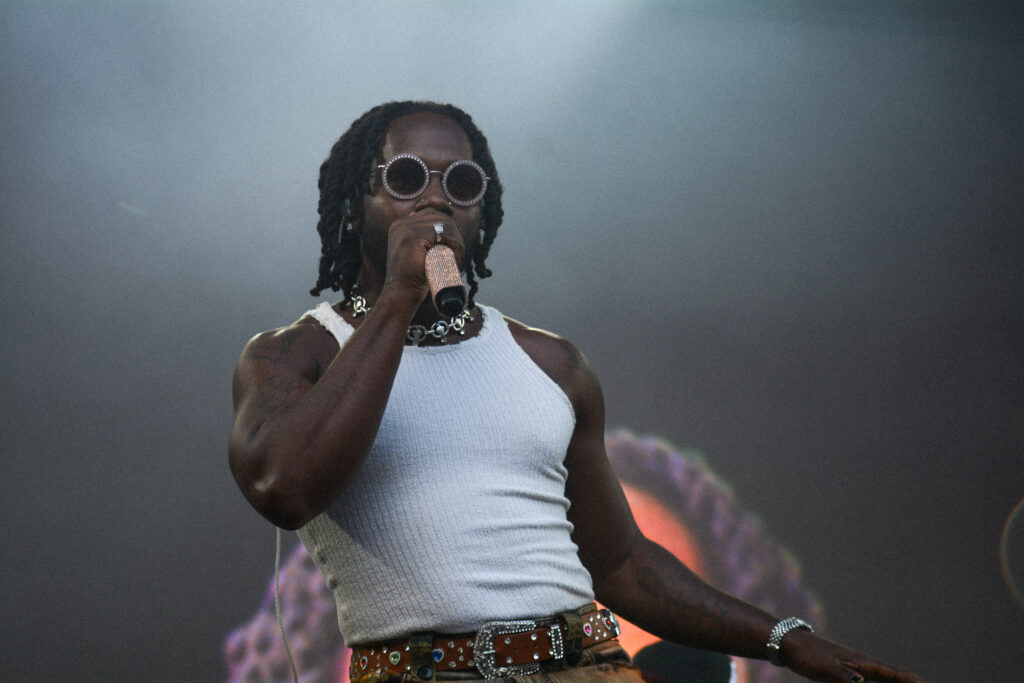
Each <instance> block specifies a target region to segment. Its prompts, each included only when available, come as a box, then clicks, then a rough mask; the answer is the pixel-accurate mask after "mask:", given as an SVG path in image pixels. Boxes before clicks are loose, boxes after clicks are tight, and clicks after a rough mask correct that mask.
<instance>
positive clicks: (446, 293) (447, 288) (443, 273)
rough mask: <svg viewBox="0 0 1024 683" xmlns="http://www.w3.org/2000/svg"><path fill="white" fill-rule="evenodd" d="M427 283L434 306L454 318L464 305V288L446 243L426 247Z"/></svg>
mask: <svg viewBox="0 0 1024 683" xmlns="http://www.w3.org/2000/svg"><path fill="white" fill-rule="evenodd" d="M425 265H426V269H427V285H428V286H429V287H430V298H431V299H432V300H433V302H434V306H436V307H437V310H438V311H440V312H441V313H442V314H443V315H446V316H448V317H449V318H454V317H455V316H457V315H458V314H459V313H461V312H462V309H463V308H465V307H466V288H465V287H463V286H462V274H461V273H460V272H459V264H458V263H456V261H455V252H453V251H452V250H451V247H449V246H448V245H446V244H435V245H434V246H432V247H431V248H430V249H427V260H426V264H425Z"/></svg>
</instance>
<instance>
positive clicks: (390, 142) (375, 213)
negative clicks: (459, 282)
mask: <svg viewBox="0 0 1024 683" xmlns="http://www.w3.org/2000/svg"><path fill="white" fill-rule="evenodd" d="M403 153H405V154H415V155H416V156H418V157H419V158H420V159H423V161H425V162H426V164H427V167H428V168H429V169H430V170H432V171H443V170H445V169H446V168H448V166H449V165H450V164H451V163H452V162H454V161H459V160H461V159H472V158H473V147H472V145H471V144H470V142H469V136H467V135H466V132H465V131H464V130H463V129H462V127H461V126H460V125H459V124H457V123H456V122H455V121H453V120H452V119H450V118H448V117H447V116H442V115H440V114H434V113H429V112H418V113H415V114H409V115H407V116H403V117H401V118H398V119H395V120H394V121H393V122H392V123H391V126H390V127H389V128H388V132H387V134H386V135H385V136H384V143H383V145H382V146H381V153H380V158H379V159H378V163H384V162H385V161H387V160H388V159H390V158H391V157H393V156H395V155H396V154H403ZM370 190H371V194H368V195H366V197H365V199H364V200H363V223H362V226H361V227H360V233H361V237H362V251H363V267H364V268H367V267H369V268H374V269H375V270H377V272H378V273H380V274H382V275H383V273H384V272H385V269H386V265H387V250H388V229H389V228H390V227H391V224H392V223H393V222H394V221H395V220H396V219H398V218H402V217H405V216H408V215H410V214H412V213H413V212H414V211H420V210H425V209H428V208H433V209H436V210H438V211H441V212H442V213H446V214H448V215H450V216H451V217H452V218H453V219H454V221H455V224H456V225H457V226H458V228H459V230H460V231H461V232H462V236H463V240H464V242H465V245H466V249H465V254H464V257H463V262H462V269H463V270H467V269H468V268H469V267H470V255H471V253H472V250H473V247H474V246H475V244H476V241H477V239H478V236H479V231H480V211H481V209H480V204H479V203H478V204H475V205H473V206H469V207H463V206H458V205H455V204H450V203H449V202H448V198H447V196H445V194H444V190H443V189H442V188H441V176H440V175H439V174H437V173H432V174H431V175H430V184H429V185H428V186H427V189H426V190H424V191H423V194H422V195H420V196H419V197H415V198H413V199H395V198H394V197H392V196H391V195H390V194H388V192H386V191H385V190H384V188H383V186H382V185H381V178H380V170H376V171H375V172H374V174H373V178H372V180H371V181H370Z"/></svg>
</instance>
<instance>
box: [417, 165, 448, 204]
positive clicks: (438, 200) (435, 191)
mask: <svg viewBox="0 0 1024 683" xmlns="http://www.w3.org/2000/svg"><path fill="white" fill-rule="evenodd" d="M441 176H442V173H441V172H440V171H431V172H430V180H429V181H428V182H427V189H425V190H423V194H421V195H420V196H419V197H417V198H416V209H425V208H427V207H430V208H432V209H437V210H438V211H443V212H444V213H447V214H450V213H451V212H452V207H451V204H449V203H448V197H447V195H445V193H444V187H442V185H441Z"/></svg>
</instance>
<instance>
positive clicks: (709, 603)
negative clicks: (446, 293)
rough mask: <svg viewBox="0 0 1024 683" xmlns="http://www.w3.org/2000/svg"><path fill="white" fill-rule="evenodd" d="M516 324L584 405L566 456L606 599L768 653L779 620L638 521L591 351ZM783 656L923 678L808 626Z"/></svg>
mask: <svg viewBox="0 0 1024 683" xmlns="http://www.w3.org/2000/svg"><path fill="white" fill-rule="evenodd" d="M512 330H513V334H514V335H515V336H516V339H517V341H519V343H520V345H522V346H523V348H524V350H526V352H527V353H528V354H529V355H530V356H531V357H532V358H533V359H534V360H535V361H536V362H537V363H538V365H540V366H541V367H542V368H543V369H544V370H545V371H546V372H547V373H548V374H549V375H550V376H551V377H552V379H554V380H555V382H557V383H558V384H559V386H561V387H562V388H563V390H565V392H566V394H567V395H568V396H569V398H570V400H571V401H572V404H573V406H574V408H575V410H576V429H575V432H574V434H573V438H572V440H571V442H570V444H569V449H568V452H567V454H566V467H567V469H568V471H569V476H568V480H567V482H566V495H567V496H568V498H569V500H570V501H571V507H570V509H569V521H571V522H572V524H573V527H574V529H573V541H574V542H575V543H576V544H577V545H578V546H579V554H580V559H581V560H582V561H583V564H584V565H585V566H586V567H587V569H588V571H590V574H591V576H592V577H593V580H594V591H595V595H596V597H597V599H598V600H599V601H600V602H602V603H603V604H605V605H607V606H608V607H609V608H611V609H612V610H613V611H615V612H617V613H619V614H621V615H622V616H623V617H625V618H626V619H628V620H629V621H631V622H633V623H634V624H637V625H638V626H640V627H641V628H643V629H645V630H647V631H649V632H651V633H653V634H655V635H657V636H659V637H661V638H664V639H666V640H670V641H673V642H676V643H680V644H684V645H690V646H694V647H699V648H702V649H707V650H714V651H717V652H724V653H727V654H732V655H738V656H742V657H751V658H756V659H763V658H764V657H765V656H766V648H765V645H766V643H767V642H768V636H769V633H770V631H771V629H772V627H773V626H774V625H775V624H776V623H777V622H778V621H779V619H778V618H777V617H775V616H773V615H770V614H768V613H767V612H764V611H763V610H761V609H758V608H757V607H755V606H753V605H750V604H748V603H746V602H743V601H742V600H739V599H737V598H735V597H733V596H730V595H728V594H726V593H723V592H721V591H719V590H717V589H715V588H713V587H712V586H710V585H708V584H707V583H705V582H704V581H703V580H702V579H700V578H699V577H698V576H697V575H696V574H694V573H693V572H692V571H690V570H689V569H688V568H686V567H685V566H684V565H683V564H682V563H681V562H680V561H679V560H678V559H676V557H675V556H674V555H672V554H671V553H669V552H668V551H667V550H665V549H664V548H662V547H661V546H659V545H658V544H656V543H654V542H652V541H650V540H648V539H647V538H646V537H644V535H643V534H642V533H641V532H640V530H639V529H638V528H637V526H636V523H635V521H634V520H633V516H632V513H631V512H630V510H629V505H628V503H627V502H626V499H625V496H624V495H623V493H622V488H621V486H620V485H619V482H618V479H617V477H616V476H615V473H614V472H613V471H612V468H611V465H610V464H609V462H608V459H607V456H606V455H605V452H604V398H603V396H602V394H601V388H600V385H599V383H598V381H597V378H596V377H595V376H594V374H593V371H592V370H591V368H590V366H589V364H588V363H587V361H586V359H585V358H584V357H583V356H582V354H580V352H579V351H578V350H576V348H575V347H573V346H572V345H571V344H569V343H568V342H566V341H565V340H562V339H559V338H557V337H553V336H551V335H547V334H546V333H543V332H539V331H537V330H529V329H528V328H525V327H523V326H521V325H518V324H513V325H512ZM785 616H789V615H785ZM781 654H782V660H783V662H784V663H785V664H786V665H787V666H789V667H790V668H792V669H793V670H794V671H796V672H797V673H800V674H801V675H803V676H806V677H808V678H810V679H811V680H817V681H835V682H836V683H850V681H852V680H857V678H856V677H857V676H859V675H863V676H864V677H865V680H872V681H897V682H902V683H920V682H921V681H922V680H923V679H920V678H918V677H917V676H915V675H913V674H909V673H905V672H900V671H897V670H895V669H893V668H891V667H889V666H887V665H885V664H882V663H881V662H877V661H875V660H873V659H871V658H869V657H867V656H866V655H863V654H861V653H858V652H855V651H853V650H850V649H849V648H846V647H843V646H841V645H838V644H836V643H832V642H830V641H827V640H825V639H823V638H820V637H818V636H816V635H814V634H811V633H809V632H807V631H802V630H796V631H790V632H789V633H788V634H787V635H786V636H785V637H784V638H783V639H782V653H781Z"/></svg>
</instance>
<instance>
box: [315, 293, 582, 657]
mask: <svg viewBox="0 0 1024 683" xmlns="http://www.w3.org/2000/svg"><path fill="white" fill-rule="evenodd" d="M479 309H480V310H481V312H482V314H483V327H482V328H481V330H480V332H479V334H478V335H477V336H475V337H472V338H470V339H466V340H463V341H460V342H459V343H457V344H450V345H444V346H421V347H415V346H406V347H405V349H404V351H403V355H402V361H401V364H400V365H399V368H398V374H397V375H396V377H395V382H394V386H393V388H392V390H391V396H390V399H389V401H388V405H387V409H386V410H385V413H384V417H383V420H382V421H381V426H380V430H379V431H378V433H377V440H376V441H375V442H374V444H373V448H372V449H371V450H370V453H369V455H368V457H367V459H366V461H365V462H364V463H363V465H362V467H361V468H360V469H359V470H358V472H356V473H355V475H354V476H353V477H352V479H351V480H350V481H349V482H348V484H346V486H345V489H344V490H343V491H342V493H341V495H340V496H339V497H338V498H337V499H336V500H335V501H334V502H333V503H331V505H330V506H329V507H328V508H327V509H326V510H325V511H324V512H323V513H321V514H320V515H319V516H318V517H316V518H315V519H313V520H312V521H311V522H309V523H308V524H307V525H306V526H304V527H303V528H301V529H300V530H299V531H298V534H299V537H300V538H301V540H302V542H303V543H304V544H305V546H306V548H307V550H308V551H309V554H310V555H311V556H312V558H313V561H314V562H316V564H317V566H319V567H320V570H321V571H322V572H323V573H324V576H325V577H326V578H327V586H328V587H329V588H330V589H331V591H332V592H333V593H334V598H335V601H336V602H337V606H338V624H339V626H340V628H341V632H342V634H343V635H344V637H345V640H346V642H347V643H349V644H350V645H351V644H360V643H370V642H375V641H379V640H387V639H392V638H396V637H401V636H404V635H407V634H410V633H417V632H423V631H432V632H435V633H463V632H469V631H475V630H477V629H478V628H479V627H480V626H481V625H482V624H483V623H484V622H486V621H491V620H496V619H512V618H525V617H539V616H546V615H550V614H555V613H557V612H561V611H564V610H567V609H573V608H576V607H579V606H580V605H582V604H584V603H586V602H589V601H591V600H593V599H594V591H593V584H592V581H591V578H590V574H589V573H588V572H587V570H586V569H585V568H584V567H583V564H582V563H581V562H580V560H579V556H578V555H577V552H576V550H577V548H576V545H575V544H574V543H573V542H572V540H571V539H570V537H569V534H570V533H571V531H572V525H571V524H570V523H569V522H568V520H567V519H566V510H568V508H569V501H568V499H567V498H566V497H565V480H566V474H567V471H566V469H565V466H564V464H563V461H564V459H565V452H566V449H567V447H568V445H569V440H570V438H571V437H572V433H573V428H574V426H575V416H574V413H573V409H572V405H571V403H570V402H569V399H568V397H567V396H566V395H565V393H564V392H563V391H562V390H561V388H560V387H559V386H558V385H557V384H555V382H554V381H552V380H551V378H550V377H548V375H547V374H546V373H545V372H544V371H543V370H542V369H541V368H540V367H538V366H537V365H536V364H535V363H534V362H533V361H532V360H531V359H530V357H529V356H528V355H527V354H526V352H525V351H523V350H522V348H521V347H520V346H519V345H518V344H517V343H516V341H515V339H514V338H513V337H512V333H511V332H510V331H509V328H508V324H507V322H506V321H505V319H504V318H503V317H502V316H501V314H500V313H499V312H498V311H497V310H495V309H493V308H489V307H487V306H479ZM309 314H310V315H312V316H313V317H314V318H315V319H316V320H317V321H318V322H320V324H321V325H323V326H324V327H325V328H326V329H327V330H328V331H330V332H331V333H332V334H333V335H334V336H335V338H336V339H337V340H338V344H339V345H343V344H344V343H345V341H346V340H347V339H348V337H349V335H351V334H352V332H353V328H352V327H351V326H350V325H349V324H348V323H347V322H345V320H344V319H343V318H342V317H341V316H339V315H338V314H337V313H335V311H334V310H333V309H332V308H331V306H330V304H328V303H326V302H324V303H322V304H320V305H319V306H317V307H316V309H314V310H313V311H310V312H309ZM437 406H443V410H438V409H437V408H436V407H437Z"/></svg>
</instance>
